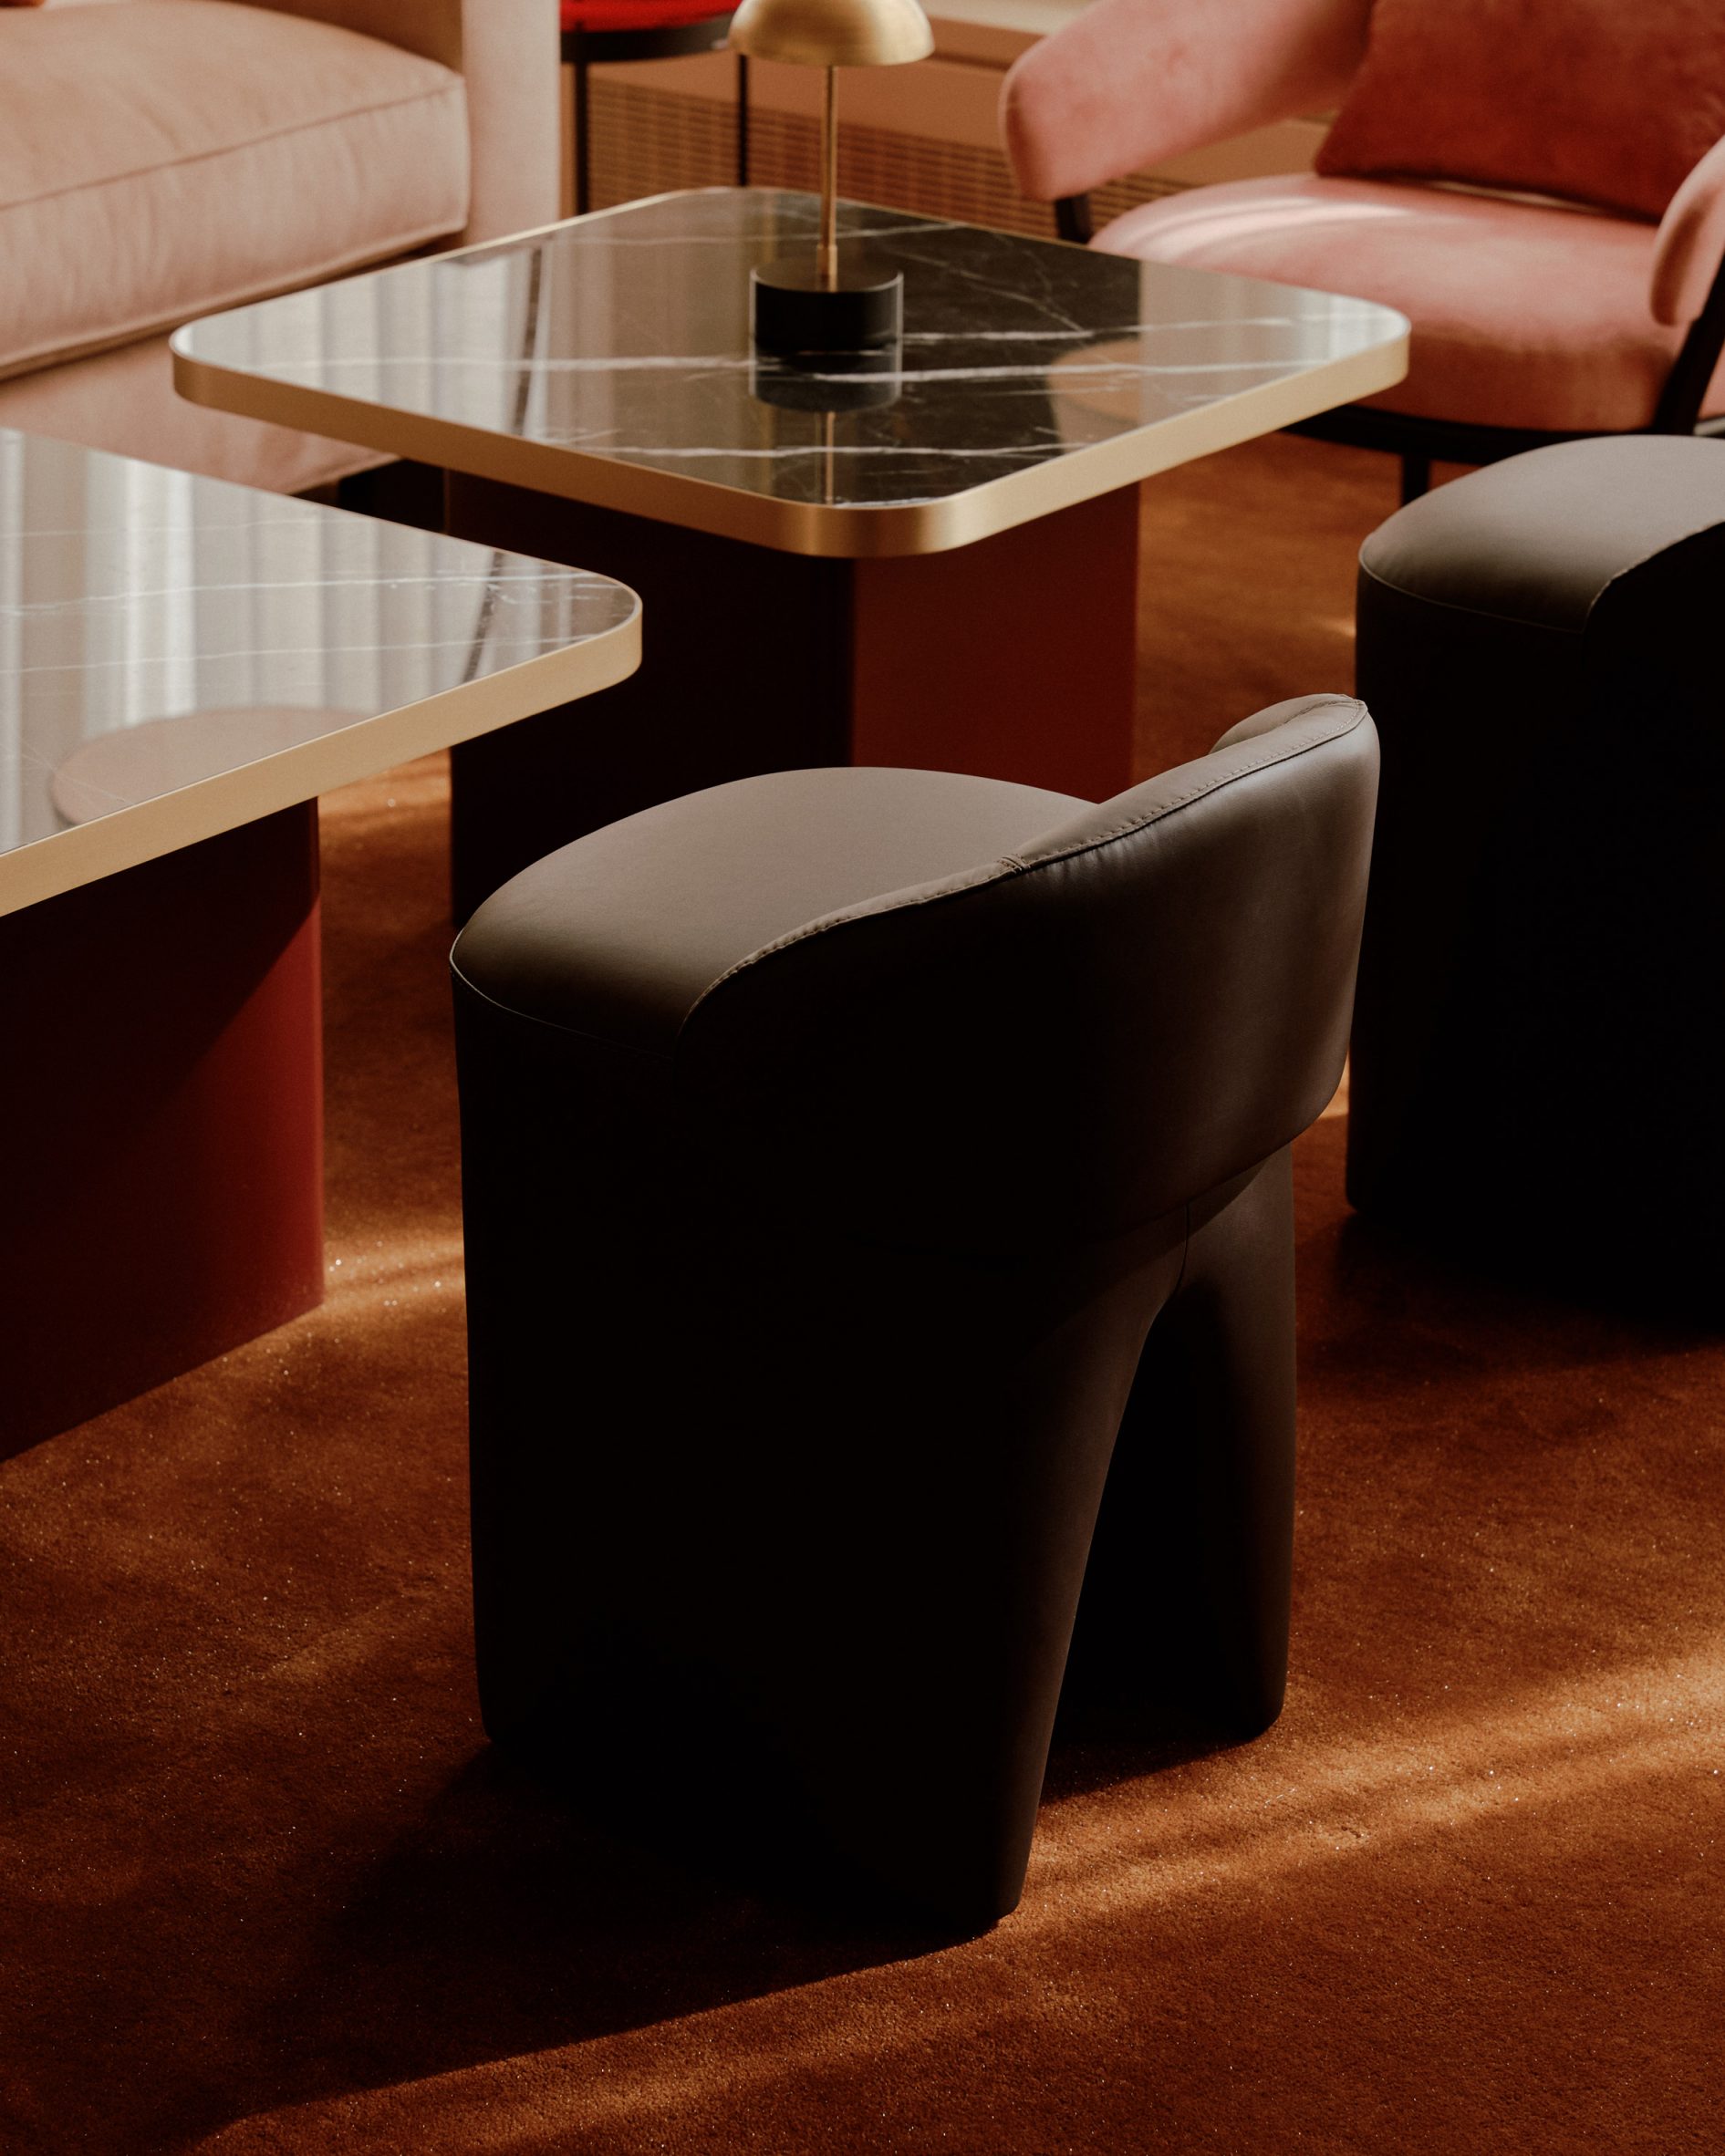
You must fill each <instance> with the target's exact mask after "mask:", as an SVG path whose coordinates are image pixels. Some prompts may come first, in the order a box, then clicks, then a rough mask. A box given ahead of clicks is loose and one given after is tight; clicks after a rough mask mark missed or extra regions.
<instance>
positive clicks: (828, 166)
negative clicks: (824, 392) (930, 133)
mask: <svg viewBox="0 0 1725 2156" xmlns="http://www.w3.org/2000/svg"><path fill="white" fill-rule="evenodd" d="M730 43H731V45H732V46H733V47H734V48H735V49H736V50H737V51H738V52H742V53H747V54H748V56H749V57H750V58H751V59H759V60H787V61H789V62H791V63H792V64H793V65H794V66H798V67H824V68H825V69H826V94H825V96H824V98H823V99H822V103H821V218H820V236H819V239H818V241H817V243H816V250H815V254H814V257H813V259H812V260H799V259H798V258H796V257H795V256H791V257H787V258H785V259H783V260H780V261H778V262H774V263H769V264H767V265H766V266H765V267H764V269H757V270H756V271H755V272H754V274H753V316H754V335H755V341H756V343H758V344H760V345H762V346H764V347H765V348H766V349H767V350H769V351H774V352H782V353H787V354H795V353H797V352H810V353H829V352H857V351H867V350H868V349H869V348H870V347H876V346H880V345H886V344H890V343H891V342H892V341H893V340H894V339H895V338H896V337H898V335H899V329H900V327H901V324H902V320H903V313H904V279H903V277H902V275H899V273H898V272H896V271H895V272H894V273H893V275H891V276H889V277H882V276H879V275H876V274H874V273H873V272H871V271H870V270H869V269H868V266H867V264H852V265H848V266H847V268H846V269H845V271H844V272H843V273H842V274H841V269H840V264H839V259H838V96H837V77H836V74H835V70H836V69H837V68H839V67H898V66H899V65H900V64H901V63H902V62H904V61H906V60H920V59H926V58H927V57H928V56H929V54H930V53H931V52H932V51H933V50H934V33H933V32H932V31H931V30H930V27H929V18H928V16H925V15H924V14H923V12H922V10H921V8H920V7H919V6H918V5H917V0H743V5H742V6H740V7H739V8H738V9H737V11H736V14H735V15H734V16H733V17H732V18H731V36H730Z"/></svg>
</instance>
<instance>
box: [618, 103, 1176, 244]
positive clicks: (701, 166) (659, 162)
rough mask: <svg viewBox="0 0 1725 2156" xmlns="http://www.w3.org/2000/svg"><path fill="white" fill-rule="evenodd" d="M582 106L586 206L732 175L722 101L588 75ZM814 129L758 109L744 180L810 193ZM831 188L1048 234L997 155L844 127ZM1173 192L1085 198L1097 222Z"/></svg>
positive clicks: (1157, 185) (1131, 184)
mask: <svg viewBox="0 0 1725 2156" xmlns="http://www.w3.org/2000/svg"><path fill="white" fill-rule="evenodd" d="M591 109H592V120H593V164H592V172H593V200H594V203H595V206H596V207H604V206H605V205H607V204H608V203H612V202H630V201H632V200H634V199H635V198H636V197H638V196H639V195H644V194H662V193H664V192H667V191H668V190H669V189H671V188H679V187H712V186H715V185H723V184H725V183H726V182H728V181H731V180H732V179H733V177H734V176H735V172H736V154H737V153H736V119H735V112H734V109H733V107H732V106H731V105H730V104H728V103H720V102H717V101H715V100H713V99H711V98H694V97H689V96H686V95H684V94H683V93H681V92H680V91H671V90H665V89H658V88H652V87H651V86H649V85H646V84H643V85H641V86H640V87H639V88H638V87H637V86H636V85H635V84H633V83H629V82H621V81H617V80H615V79H607V78H599V77H596V78H594V81H593V85H592V107H591ZM817 133H818V130H817V129H816V124H815V122H814V121H813V120H812V119H805V118H804V117H803V116H802V115H801V114H798V113H788V112H780V111H775V110H773V109H765V108H763V107H760V106H757V107H756V108H755V109H754V111H753V113H752V115H751V124H750V176H751V178H752V179H753V180H754V181H756V182H757V183H758V184H760V185H762V186H764V187H800V188H814V187H815V186H816V185H817V184H818V173H817V154H818V151H817V140H816V138H817ZM838 184H839V192H841V193H843V194H846V195H848V196H850V197H851V198H852V199H853V200H855V201H858V202H885V203H887V204H889V205H890V206H891V207H892V208H894V209H900V210H914V211H917V212H920V214H921V215H923V216H925V217H950V218H952V219H954V220H955V221H958V222H961V223H967V224H984V225H989V226H992V227H993V228H995V229H996V230H999V231H1004V232H1023V233H1033V234H1035V235H1038V236H1042V237H1046V238H1049V239H1052V238H1053V237H1054V233H1055V221H1054V212H1053V211H1052V210H1051V209H1050V208H1049V207H1048V205H1047V204H1046V203H1045V202H1026V201H1025V200H1024V197H1023V196H1022V195H1021V194H1020V193H1019V192H1018V190H1017V188H1016V186H1015V185H1014V183H1013V176H1012V172H1011V170H1010V168H1009V167H1008V165H1007V162H1006V160H1005V158H1004V157H1003V155H1002V154H1001V152H1000V151H999V150H982V149H978V148H976V147H974V146H972V145H971V144H969V143H961V142H940V141H935V140H930V138H929V137H927V136H921V135H906V134H899V133H895V132H892V131H890V130H886V129H882V128H869V127H860V126H857V127H851V126H847V127H844V128H841V130H840V131H839V137H838ZM1170 192H1173V183H1172V182H1171V181H1167V180H1162V179H1152V178H1150V177H1149V176H1148V174H1145V173H1135V174H1133V175H1131V176H1130V177H1128V178H1127V179H1125V180H1117V181H1112V182H1110V184H1109V185H1108V186H1107V187H1104V188H1099V189H1098V190H1097V192H1096V196H1095V198H1094V199H1095V205H1096V222H1097V223H1098V224H1101V223H1105V222H1106V221H1107V219H1108V218H1110V217H1117V216H1118V215H1119V214H1120V212H1122V211H1123V210H1127V209H1129V208H1131V206H1132V205H1133V204H1134V203H1135V202H1148V201H1149V199H1150V198H1151V197H1152V196H1153V195H1159V194H1168V193H1170Z"/></svg>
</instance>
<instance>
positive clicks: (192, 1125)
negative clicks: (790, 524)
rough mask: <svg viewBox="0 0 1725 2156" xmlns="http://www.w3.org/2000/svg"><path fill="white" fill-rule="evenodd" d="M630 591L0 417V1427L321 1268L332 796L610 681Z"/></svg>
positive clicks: (90, 1408)
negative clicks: (325, 898) (322, 990)
mask: <svg viewBox="0 0 1725 2156" xmlns="http://www.w3.org/2000/svg"><path fill="white" fill-rule="evenodd" d="M639 611H640V609H639V601H638V600H637V599H636V597H635V595H634V594H633V593H632V592H630V591H629V590H627V589H625V588H624V587H623V586H620V585H618V584H616V583H614V582H613V581H611V580H610V579H609V578H608V577H600V576H592V575H586V574H584V573H582V572H579V571H575V570H570V569H566V568H558V567H554V566H552V565H548V564H546V563H543V562H536V561H527V560H523V559H520V558H518V557H516V556H514V555H505V554H500V553H497V552H494V550H492V549H490V548H486V547H482V546H476V545H473V544H469V543H467V542H465V541H462V540H456V539H449V538H444V537H442V535H440V534H433V533H428V532H419V531H413V530H410V529H407V528H405V527H403V526H400V525H395V524H388V523H378V522H376V521H374V520H372V519H369V518H366V517H359V516H351V515H348V514H347V513H343V512H341V511H339V510H335V509H328V508H324V507H322V506H320V505H318V504H317V503H309V502H296V501H288V500H283V499H281V498H280V497H278V496H275V495H269V494H261V493H255V492H251V491H249V490H248V489H245V488H243V487H235V486H227V485H223V484H221V483H219V482H216V481H214V480H204V479H194V478H192V477H191V476H190V475H188V474H187V473H184V472H167V471H163V470H161V469H160V468H159V467H156V466H153V465H149V464H142V463H137V462H134V461H130V459H126V458H120V457H109V456H100V455H97V454H95V453H93V452H91V451H85V450H81V449H77V448H74V447H72V446H71V445H70V444H68V443H65V442H56V441H33V440H31V439H29V438H27V437H26V436H24V435H20V434H14V433H8V432H4V431H0V1009H3V1010H4V1011H5V1053H4V1055H0V1128H3V1129H4V1130H5V1132H6V1134H7V1141H8V1165H7V1172H6V1175H5V1182H4V1189H3V1194H0V1456H5V1455H8V1454H10V1453H13V1452H16V1451H17V1450H19V1449H20V1448H21V1447H22V1446H25V1445H27V1444H30V1443H33V1442H34V1441H35V1440H36V1439H37V1438H39V1437H45V1436H50V1435H52V1434H53V1433H54V1432H55V1431H57V1430H60V1429H65V1428H67V1427H68V1426H69V1425H71V1424H73V1423H76V1422H80V1421H83V1420H84V1419H85V1418H86V1417H87V1416H88V1415H94V1414H97V1413H99V1412H100V1411H101V1410H102V1409H104V1408H107V1407H110V1406H113V1405H117V1404H118V1403H119V1402H120V1401H121V1400H125V1399H130V1398H131V1397H132V1396H133V1395H135V1394H138V1393H140V1392H142V1391H144V1390H146V1389H147V1388H148V1387H150V1386H151V1385H153V1384H160V1383H161V1382H162V1381H163V1380H165V1379H167V1378H169V1377H171V1376H174V1375H177V1374H178V1373H180V1372H181V1371H182V1370H186V1369H190V1368H191V1367H192V1365H194V1364H195V1363H201V1362H203V1361H206V1360H207V1359H208V1358H209V1357H210V1356H212V1355H214V1354H218V1353H223V1351H225V1350H226V1349H228V1348H231V1347H234V1346H236V1345H238V1344H239V1342H242V1341H244V1340H248V1339H251V1338H253V1337H254V1336H255V1335H256V1334H257V1333H259V1332H265V1331H267V1330H268V1329H269V1328H270V1327H271V1326H274V1325H277V1324H280V1323H282V1322H284V1321H285V1320H286V1319H287V1318H290V1317H294V1316H296V1315H297V1314H298V1313H299V1312H300V1311H304V1310H307V1309H309V1308H310V1307H311V1306H312V1305H313V1304H314V1303H316V1302H317V1301H319V1300H320V1299H321V1297H322V1293H323V1277H324V1273H323V1166H322V1116H323V1104H322V1058H321V1026H320V1011H319V972H318V941H317V794H318V793H320V792H322V791H324V790H325V789H327V788H328V787H332V786H339V785H344V784H346V783H348V781H349V780H352V779H358V778H363V777H366V776H368V775H369V774H370V773H372V772H378V771H382V770H387V769H388V768H389V767H390V765H391V764H395V763H399V762H401V761H402V760H403V759H405V758H408V757H411V756H417V755H420V754H422V753H423V752H424V751H427V750H431V749H435V748H440V747H442V746H444V745H446V744H448V743H451V742H454V741H462V740H464V739H468V738H471V737H472V736H473V735H474V734H476V733H484V732H486V731H490V730H492V729H496V728H503V729H505V730H507V729H508V728H509V726H510V725H511V724H512V723H513V722H514V721H517V720H522V719H524V718H525V717H527V716H529V715H530V714H536V713H540V712H543V711H544V710H546V708H547V707H549V706H553V705H566V704H567V703H568V702H569V701H570V700H573V699H576V698H579V697H584V696H587V695H590V694H592V693H593V692H595V691H596V690H598V689H605V688H608V686H610V685H611V684H613V683H615V682H617V681H618V680H620V679H622V678H623V677H624V676H625V675H626V674H627V673H629V670H630V669H632V668H633V666H634V665H635V664H636V661H637V658H638V655H639ZM566 723H567V721H566Z"/></svg>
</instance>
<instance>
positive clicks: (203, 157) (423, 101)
mask: <svg viewBox="0 0 1725 2156" xmlns="http://www.w3.org/2000/svg"><path fill="white" fill-rule="evenodd" d="M463 87H464V86H463V85H462V80H461V78H460V77H459V76H457V77H455V78H453V79H452V80H451V81H449V82H442V83H439V84H438V85H437V86H436V87H435V88H431V87H430V86H428V87H427V88H424V89H422V90H415V91H414V92H413V94H412V95H411V96H410V97H406V98H385V99H384V100H383V101H382V102H381V103H379V104H373V105H356V106H354V107H353V108H352V109H351V110H350V111H347V112H332V113H327V114H326V115H325V116H324V118H322V119H303V120H296V121H295V122H294V124H293V125H292V126H290V127H280V128H272V129H271V130H270V131H269V132H268V133H267V134H265V135H248V136H247V137H246V138H245V140H244V141H243V142H224V143H223V144H222V145H221V146H220V147H219V148H218V149H214V150H193V151H192V153H191V155H190V156H189V157H167V158H163V159H161V161H160V162H159V163H156V164H153V165H137V166H134V167H133V168H132V169H131V170H130V171H124V172H109V173H105V174H104V175H103V177H102V178H101V179H99V180H83V181H75V182H74V183H73V184H72V185H70V186H68V187H52V188H49V189H48V191H47V193H45V194H26V195H15V196H14V197H13V199H12V200H11V201H10V202H0V216H5V214H6V213H7V212H10V211H13V210H33V209H35V208H36V204H37V203H38V202H60V201H62V200H63V199H64V198H65V197H66V196H68V195H78V194H91V195H93V194H99V193H100V192H102V190H103V189H104V188H109V187H125V186H129V185H130V184H131V183H132V182H133V181H138V180H148V179H151V178H153V177H154V175H155V174H156V173H158V172H177V171H181V170H182V169H183V168H184V167H185V166H187V165H203V164H209V163H210V162H212V161H213V160H214V159H216V158H219V157H244V155H245V154H246V152H247V151H248V150H256V149H259V148H260V147H261V146H262V145H263V144H264V143H265V142H285V141H286V140H288V139H289V137H290V136H294V135H315V134H317V133H319V132H320V131H321V130H323V129H325V128H335V127H345V126H346V125H347V124H348V121H349V120H354V119H369V117H370V116H371V114H373V113H374V112H394V111H397V110H399V109H400V108H401V107H402V106H404V105H429V104H432V103H436V102H441V100H442V99H443V98H448V97H451V96H457V95H460V94H461V92H462V88H463Z"/></svg>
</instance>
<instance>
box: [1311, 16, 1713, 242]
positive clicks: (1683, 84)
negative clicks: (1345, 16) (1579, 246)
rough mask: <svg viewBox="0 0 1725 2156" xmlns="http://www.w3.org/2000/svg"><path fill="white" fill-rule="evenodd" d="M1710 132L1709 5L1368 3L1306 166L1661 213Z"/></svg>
mask: <svg viewBox="0 0 1725 2156" xmlns="http://www.w3.org/2000/svg"><path fill="white" fill-rule="evenodd" d="M1721 135H1725V26H1722V24H1721V16H1720V0H1377V5H1376V6H1375V7H1374V9H1373V11H1372V23H1371V33H1370V36H1369V39H1368V41H1367V44H1366V58H1365V62H1364V64H1363V65H1362V67H1361V68H1360V71H1359V73H1358V75H1357V76H1356V78H1355V79H1354V84H1353V87H1352V88H1351V89H1350V90H1349V92H1348V94H1347V98H1346V101H1345V102H1344V104H1343V106H1342V109H1341V111H1340V113H1339V114H1338V115H1337V116H1336V120H1335V126H1334V127H1333V128H1332V129H1331V130H1330V132H1329V134H1328V135H1327V136H1326V137H1325V140H1324V143H1323V145H1322V146H1321V148H1320V149H1319V151H1318V155H1317V170H1318V171H1320V172H1322V173H1325V174H1327V175H1329V176H1331V177H1336V176H1340V175H1347V176H1350V177H1354V178H1361V177H1366V176H1371V175H1384V174H1402V175H1407V176H1410V177H1411V176H1423V177H1426V178H1430V179H1438V180H1463V181H1472V182H1473V183H1474V184H1475V185H1477V186H1482V187H1502V188H1518V189H1525V190H1531V191H1533V192H1538V193H1542V194H1554V195H1562V196H1564V197H1566V198H1568V199H1570V200H1572V201H1574V202H1596V203H1598V204H1600V205H1601V206H1602V207H1604V208H1605V209H1608V210H1620V211H1623V212H1626V213H1627V214H1628V215H1630V216H1633V217H1652V218H1657V217H1660V216H1662V215H1663V214H1664V212H1665V208H1666V205H1667V203H1668V202H1669V201H1670V200H1671V197H1672V196H1673V195H1674V194H1675V193H1676V192H1677V191H1678V187H1679V186H1680V185H1681V184H1682V181H1683V177H1684V175H1685V174H1686V173H1687V172H1688V171H1689V169H1690V167H1691V166H1692V165H1694V164H1695V163H1697V162H1698V161H1699V159H1701V158H1702V157H1704V156H1705V155H1706V153H1707V152H1708V150H1710V149H1711V148H1712V146H1713V144H1714V143H1715V142H1717V141H1718V140H1719V139H1720V136H1721Z"/></svg>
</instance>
